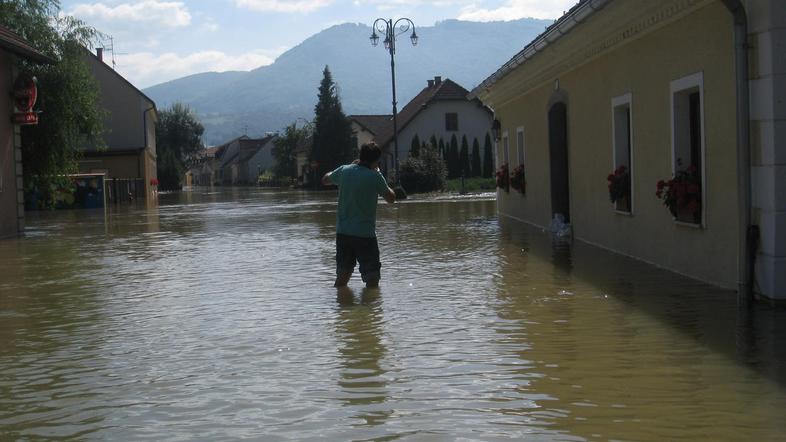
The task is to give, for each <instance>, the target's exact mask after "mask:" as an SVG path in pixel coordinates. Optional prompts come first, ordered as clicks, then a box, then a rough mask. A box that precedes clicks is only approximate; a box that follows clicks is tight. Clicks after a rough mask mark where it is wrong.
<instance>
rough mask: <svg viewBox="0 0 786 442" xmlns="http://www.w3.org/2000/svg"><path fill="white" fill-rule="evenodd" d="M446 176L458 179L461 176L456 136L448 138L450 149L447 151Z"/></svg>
mask: <svg viewBox="0 0 786 442" xmlns="http://www.w3.org/2000/svg"><path fill="white" fill-rule="evenodd" d="M448 174H449V175H450V178H458V177H459V176H460V175H461V160H459V148H458V138H456V134H453V136H452V137H450V148H449V149H448Z"/></svg>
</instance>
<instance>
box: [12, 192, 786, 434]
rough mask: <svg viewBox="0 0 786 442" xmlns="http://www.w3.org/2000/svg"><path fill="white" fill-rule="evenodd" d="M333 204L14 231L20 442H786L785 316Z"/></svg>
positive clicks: (673, 282)
mask: <svg viewBox="0 0 786 442" xmlns="http://www.w3.org/2000/svg"><path fill="white" fill-rule="evenodd" d="M335 207H336V205H335V193H320V194H316V195H314V194H308V193H300V192H279V191H270V190H258V189H253V190H237V189H234V190H228V189H227V190H220V191H218V192H214V193H209V192H207V191H199V190H197V191H194V192H191V193H184V194H181V195H162V196H161V204H160V206H158V207H155V208H150V209H145V208H143V207H138V208H131V209H129V208H121V209H118V210H116V211H112V212H111V213H109V214H108V215H107V217H106V219H105V217H104V212H103V211H98V212H95V211H77V212H54V213H35V214H30V216H29V217H28V228H27V235H26V237H25V238H23V239H19V240H4V241H0V275H1V276H0V440H33V439H40V438H50V437H51V438H63V439H74V440H237V439H241V438H250V439H258V440H270V441H276V440H309V439H318V438H321V439H323V440H398V439H400V440H454V439H461V440H504V439H521V438H524V437H527V438H531V440H559V441H572V440H647V441H663V440H730V441H732V440H733V441H739V440H757V441H764V440H786V419H784V417H785V416H786V411H784V410H786V345H784V343H786V320H784V317H785V316H784V311H783V310H773V309H770V308H767V307H760V306H757V307H755V308H754V309H751V310H747V309H740V308H738V306H737V303H736V294H735V293H733V292H729V291H723V290H719V289H716V288H713V287H711V286H707V285H704V284H701V283H698V282H695V281H692V280H689V279H685V278H682V277H680V276H677V275H675V274H673V273H669V272H666V271H662V270H658V269H655V268H654V267H651V266H648V265H645V264H642V263H639V262H637V261H632V260H629V259H627V258H624V257H621V256H618V255H614V254H611V253H608V252H605V251H603V250H600V249H597V248H594V247H591V246H588V245H586V244H583V243H580V242H575V243H574V244H573V245H571V246H565V245H553V244H552V242H551V239H550V237H549V236H547V235H546V234H545V233H543V232H541V231H540V230H539V229H535V228H533V227H530V226H527V225H524V224H521V223H518V222H515V221H511V220H508V219H499V218H498V217H497V215H496V202H495V201H494V200H493V199H492V198H454V199H449V198H447V199H436V200H434V199H431V200H415V199H413V200H407V201H405V202H403V203H399V204H396V205H394V206H387V205H384V204H381V205H380V208H379V213H378V226H377V234H378V236H379V246H380V250H381V253H382V266H383V268H382V283H381V288H380V289H378V290H365V289H364V288H363V286H362V283H361V281H360V278H359V275H358V274H357V273H356V274H355V276H354V277H353V279H352V281H351V282H350V290H349V291H346V292H339V293H337V292H336V290H335V289H334V288H332V287H331V284H332V281H333V278H334V276H335V261H334V253H335V243H334V241H335Z"/></svg>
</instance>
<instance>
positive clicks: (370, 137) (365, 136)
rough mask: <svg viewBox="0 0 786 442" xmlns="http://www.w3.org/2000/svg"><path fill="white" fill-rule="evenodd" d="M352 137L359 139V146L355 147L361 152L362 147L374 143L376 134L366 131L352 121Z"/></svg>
mask: <svg viewBox="0 0 786 442" xmlns="http://www.w3.org/2000/svg"><path fill="white" fill-rule="evenodd" d="M352 135H354V137H355V138H356V139H357V146H355V147H356V148H357V150H358V152H360V146H362V145H364V144H366V143H370V142H372V141H374V134H372V133H371V132H369V131H367V130H366V129H364V128H363V126H361V125H359V124H358V123H357V121H352Z"/></svg>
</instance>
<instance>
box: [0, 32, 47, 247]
mask: <svg viewBox="0 0 786 442" xmlns="http://www.w3.org/2000/svg"><path fill="white" fill-rule="evenodd" d="M16 57H20V58H22V59H24V60H27V61H30V62H33V63H52V62H53V61H54V60H52V59H50V58H49V57H47V56H45V55H44V54H42V53H41V52H39V51H38V50H37V49H36V48H34V47H33V46H31V45H30V43H28V42H27V41H25V40H24V39H22V38H21V37H19V36H18V35H16V34H14V33H13V32H11V31H10V30H8V29H7V28H5V27H3V26H0V90H2V91H3V95H2V96H0V103H2V104H1V105H0V238H5V237H9V236H15V235H17V234H18V233H21V232H22V230H23V229H24V217H25V209H24V208H25V206H24V194H23V190H22V148H21V137H20V136H19V126H18V125H17V124H14V123H13V122H12V114H13V111H14V104H13V103H12V100H11V91H12V90H13V89H14V87H13V85H14V82H15V81H16V80H17V76H18V75H19V72H17V69H16V60H15V59H16ZM41 118H46V116H45V115H43V116H41Z"/></svg>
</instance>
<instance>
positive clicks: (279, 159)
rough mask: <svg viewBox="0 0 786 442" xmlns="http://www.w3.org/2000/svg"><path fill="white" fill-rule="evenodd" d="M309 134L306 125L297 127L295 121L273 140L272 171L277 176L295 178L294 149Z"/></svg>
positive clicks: (296, 173) (296, 172)
mask: <svg viewBox="0 0 786 442" xmlns="http://www.w3.org/2000/svg"><path fill="white" fill-rule="evenodd" d="M309 135H310V133H309V130H308V129H307V127H302V128H300V129H298V128H297V126H296V125H295V123H292V124H290V125H289V126H287V127H286V128H285V129H284V134H283V135H281V136H279V137H277V138H276V140H275V141H274V142H273V144H274V145H275V146H274V147H273V152H272V153H273V157H274V158H275V159H276V166H275V169H274V171H273V173H275V174H276V176H277V177H279V178H288V179H296V178H297V175H298V171H297V158H296V156H295V150H296V149H297V147H298V146H299V145H300V144H301V143H303V142H304V141H305V140H306V139H307V138H308V136H309Z"/></svg>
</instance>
